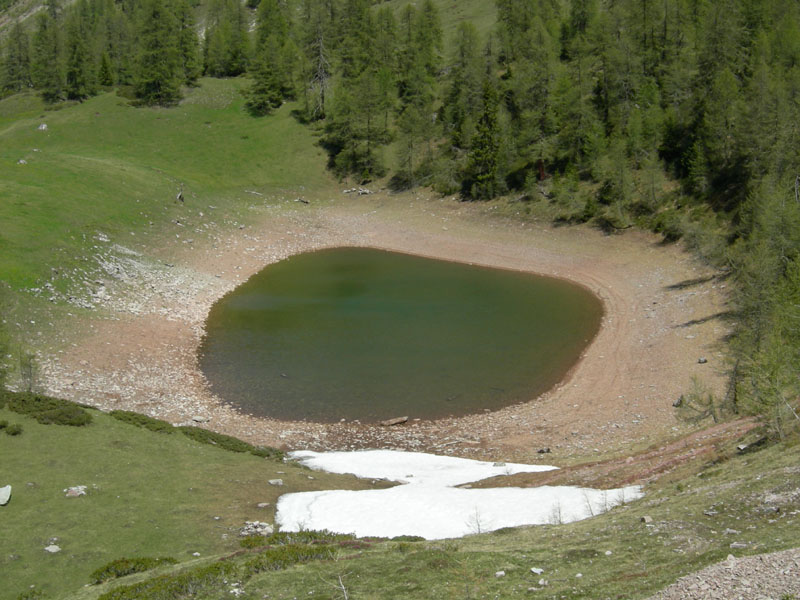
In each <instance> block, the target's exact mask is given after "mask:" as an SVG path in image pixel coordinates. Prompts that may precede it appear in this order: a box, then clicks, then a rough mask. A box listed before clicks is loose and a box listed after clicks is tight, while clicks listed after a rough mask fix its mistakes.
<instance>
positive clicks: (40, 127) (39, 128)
mask: <svg viewBox="0 0 800 600" xmlns="http://www.w3.org/2000/svg"><path fill="white" fill-rule="evenodd" d="M37 129H38V130H39V131H47V123H42V124H41V125H39V127H38V128H37Z"/></svg>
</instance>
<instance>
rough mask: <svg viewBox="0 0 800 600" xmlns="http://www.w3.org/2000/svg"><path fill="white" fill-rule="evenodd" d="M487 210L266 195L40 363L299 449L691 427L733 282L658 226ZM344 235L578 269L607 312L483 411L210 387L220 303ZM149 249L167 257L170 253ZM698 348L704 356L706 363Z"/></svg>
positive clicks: (94, 389) (577, 454) (147, 404)
mask: <svg viewBox="0 0 800 600" xmlns="http://www.w3.org/2000/svg"><path fill="white" fill-rule="evenodd" d="M488 208H489V209H490V208H491V207H488ZM486 210H487V208H486V207H484V206H480V205H479V206H473V205H464V204H462V203H458V202H456V201H453V200H427V199H422V198H416V199H412V201H411V202H408V199H406V200H405V201H400V200H397V199H396V198H394V197H392V196H383V195H379V194H376V195H374V196H370V197H365V198H358V199H356V198H346V199H345V198H342V199H335V200H326V201H320V202H314V203H312V205H311V206H304V205H299V204H297V203H293V202H291V201H288V200H287V201H284V202H282V203H281V202H279V203H274V202H273V203H272V204H263V205H255V206H254V207H253V208H252V211H251V213H250V214H248V215H246V216H247V222H248V225H247V226H246V227H245V226H233V227H231V226H229V227H221V226H220V227H217V228H216V229H214V230H212V234H211V235H209V237H208V239H207V240H205V241H201V240H196V241H195V243H194V244H193V245H191V246H189V245H175V246H173V247H172V248H167V250H166V251H165V252H166V253H167V255H168V257H169V261H170V262H171V263H172V264H174V265H175V266H174V267H170V268H163V267H159V269H158V273H157V274H156V275H152V273H150V271H148V269H147V268H143V269H141V272H142V273H143V275H137V277H135V278H131V279H130V280H129V281H126V282H125V283H124V285H122V284H120V285H119V286H118V288H115V287H114V286H109V297H108V299H107V300H106V302H105V310H106V311H111V316H110V317H109V316H108V312H105V313H104V314H103V315H98V318H97V319H96V320H92V321H91V323H89V324H87V326H86V328H85V329H84V333H87V330H88V335H83V336H81V337H80V338H79V339H76V340H74V342H73V343H74V344H75V345H74V346H72V349H71V350H70V352H69V353H65V354H63V355H53V356H45V357H44V359H43V361H42V363H43V369H42V378H43V380H44V382H45V385H46V386H47V388H48V389H49V390H51V391H52V392H55V393H60V394H63V395H64V396H66V397H74V398H80V399H81V401H84V402H91V403H93V404H96V405H98V406H100V407H103V408H128V409H132V410H139V411H141V412H145V413H147V414H151V415H154V416H159V417H161V418H167V419H169V420H171V421H173V422H176V423H186V422H192V420H193V418H194V417H199V418H200V419H201V420H206V419H208V422H207V424H206V425H205V426H208V427H211V428H213V429H216V430H218V431H221V432H224V433H229V434H232V435H237V436H240V437H243V438H245V439H248V440H250V441H253V442H256V443H266V444H272V445H280V446H283V447H287V448H290V449H294V448H308V449H316V450H327V449H352V448H364V447H394V448H404V449H408V450H427V451H433V452H448V453H455V454H462V455H465V456H470V457H502V458H505V459H509V460H511V459H513V460H528V459H534V460H536V459H538V457H537V454H536V453H537V450H538V449H541V448H544V447H550V448H551V449H552V451H553V453H554V454H556V455H557V456H558V458H559V459H563V460H569V461H572V460H576V461H577V460H580V459H581V458H583V459H586V458H587V457H602V456H607V455H613V454H615V453H619V452H621V451H622V452H624V451H626V450H628V449H630V448H632V447H641V446H643V445H646V444H648V443H649V442H651V441H653V440H656V439H661V438H663V437H665V436H674V435H678V433H679V432H680V431H683V430H685V429H686V427H685V426H684V425H682V424H681V423H680V422H678V421H677V420H676V419H675V416H674V409H673V408H672V403H673V402H674V400H675V398H677V396H679V395H680V394H681V393H684V392H685V391H686V390H687V389H688V387H689V385H690V383H691V377H692V375H698V376H700V377H702V378H703V381H704V382H706V383H707V384H708V385H709V387H711V388H712V389H722V385H723V380H722V376H721V371H722V368H723V365H722V362H721V360H722V359H721V354H720V353H719V352H718V351H717V349H716V344H717V342H718V340H720V339H721V338H722V336H723V335H724V334H725V333H726V331H727V329H726V327H725V324H724V323H722V322H720V321H719V320H716V319H711V320H703V319H705V318H706V317H708V316H710V315H713V314H716V313H718V312H720V311H721V310H722V309H723V308H724V302H725V292H724V289H723V288H724V284H722V285H720V284H719V282H717V281H715V280H713V279H711V278H710V277H709V275H710V274H711V273H710V272H709V271H708V270H707V269H706V268H704V267H703V266H702V265H699V264H698V263H697V262H696V261H695V260H693V259H692V258H691V257H690V256H689V255H688V254H686V253H685V252H683V251H682V250H681V249H680V248H679V247H677V246H664V245H662V244H660V243H659V240H658V238H657V237H656V236H652V235H648V234H644V233H636V232H629V233H626V234H625V235H620V236H606V235H603V234H602V233H601V232H599V231H597V230H593V229H590V228H586V227H571V228H553V227H550V226H547V225H537V224H532V223H523V222H518V221H515V220H512V219H506V218H500V217H492V216H488V215H486V214H485V212H486ZM239 227H241V228H239ZM339 246H365V247H375V248H384V249H387V250H393V251H396V252H406V253H413V254H417V255H420V256H428V257H433V258H439V259H444V260H454V261H460V262H464V263H473V264H478V265H483V266H489V267H500V268H506V269H516V270H519V271H523V272H529V273H538V274H543V275H549V276H554V277H560V278H564V279H568V280H571V281H574V282H576V283H579V284H581V285H583V286H585V287H586V288H588V289H589V290H591V291H592V292H593V293H594V294H596V295H597V296H598V297H599V298H600V299H601V300H602V301H603V304H604V308H605V311H606V312H605V316H604V318H603V324H602V327H601V329H600V331H599V333H598V335H597V336H596V337H595V339H594V341H593V342H592V344H591V345H590V346H589V347H588V348H587V349H586V351H585V352H584V353H583V357H582V360H581V361H580V362H578V363H577V364H576V365H575V366H574V367H573V368H572V369H571V371H570V372H569V373H568V374H566V376H565V377H564V378H563V379H562V380H561V382H560V383H559V384H558V385H557V386H556V387H555V388H553V389H551V390H550V391H549V392H547V393H545V394H544V395H543V396H541V397H539V398H536V399H534V398H531V399H530V400H535V401H527V402H522V403H518V404H514V405H512V406H509V407H507V408H503V409H500V410H497V411H494V412H490V413H486V414H476V415H470V416H465V417H457V418H444V419H438V420H434V421H425V420H423V421H414V420H413V419H412V420H411V421H409V423H408V424H407V425H404V426H399V427H392V428H387V427H378V426H368V425H364V424H359V423H353V422H352V421H346V422H344V423H342V422H337V423H332V424H317V423H310V422H304V421H288V422H287V421H279V420H274V419H265V418H257V417H252V416H249V415H247V414H243V413H242V412H241V411H238V410H235V409H234V408H232V407H230V406H228V405H226V404H225V403H224V402H222V401H221V400H220V399H219V398H218V397H216V396H215V395H213V394H212V393H210V390H209V388H208V386H207V383H206V381H205V379H204V377H203V376H202V374H201V373H200V372H199V369H198V364H197V354H196V353H197V349H198V347H199V345H200V342H201V340H202V337H203V324H204V321H205V318H206V316H207V314H208V311H209V309H210V307H211V306H212V304H213V303H214V302H215V301H216V300H217V299H219V298H220V297H222V296H223V295H224V294H225V293H227V292H229V291H231V290H232V289H234V288H235V287H236V286H237V285H239V284H240V283H242V282H243V281H245V280H247V279H248V278H249V277H250V276H251V275H252V274H254V273H256V272H258V271H260V270H261V269H262V268H263V267H264V266H265V265H267V264H270V263H274V262H277V261H279V260H282V259H284V258H286V257H288V256H291V255H294V254H297V253H300V252H305V251H308V250H315V249H321V248H332V247H339ZM137 260H139V261H140V262H141V263H142V264H145V263H147V261H148V260H150V259H148V258H146V257H144V258H141V259H137ZM151 262H157V263H158V264H159V265H161V264H162V263H163V262H164V258H160V260H159V261H151ZM145 266H146V265H145ZM137 281H138V282H137ZM691 281H693V282H694V283H692V284H691V285H676V284H682V283H685V282H691ZM699 356H706V357H708V363H706V364H702V365H700V364H698V362H697V358H698V357H699ZM176 390H179V391H178V392H176ZM398 416H399V415H398ZM553 458H555V457H551V458H549V460H551V461H552V460H553ZM560 462H561V461H560Z"/></svg>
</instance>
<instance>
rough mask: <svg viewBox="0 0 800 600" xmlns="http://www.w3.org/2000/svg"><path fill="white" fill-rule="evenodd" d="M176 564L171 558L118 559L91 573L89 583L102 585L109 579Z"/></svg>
mask: <svg viewBox="0 0 800 600" xmlns="http://www.w3.org/2000/svg"><path fill="white" fill-rule="evenodd" d="M177 562H178V561H177V560H175V559H174V558H172V557H171V556H166V557H160V558H151V557H142V558H118V559H117V560H112V561H111V562H110V563H108V564H107V565H103V566H102V567H100V568H99V569H97V570H95V571H94V572H92V574H91V575H89V581H90V582H91V583H93V584H98V583H104V582H106V581H108V580H110V579H116V578H117V577H125V576H126V575H132V574H133V573H143V572H144V571H149V570H150V569H155V568H156V567H160V566H162V565H174V564H177Z"/></svg>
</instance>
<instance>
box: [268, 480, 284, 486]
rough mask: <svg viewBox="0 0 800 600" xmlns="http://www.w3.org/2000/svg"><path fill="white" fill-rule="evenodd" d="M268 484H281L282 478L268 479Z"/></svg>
mask: <svg viewBox="0 0 800 600" xmlns="http://www.w3.org/2000/svg"><path fill="white" fill-rule="evenodd" d="M269 484H270V485H283V479H270V480H269Z"/></svg>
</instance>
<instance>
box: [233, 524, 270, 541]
mask: <svg viewBox="0 0 800 600" xmlns="http://www.w3.org/2000/svg"><path fill="white" fill-rule="evenodd" d="M273 533H275V528H274V527H273V526H272V525H270V524H269V523H264V522H263V521H245V522H244V527H242V528H240V529H239V535H240V536H242V537H246V536H248V535H264V536H266V535H272V534H273Z"/></svg>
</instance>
